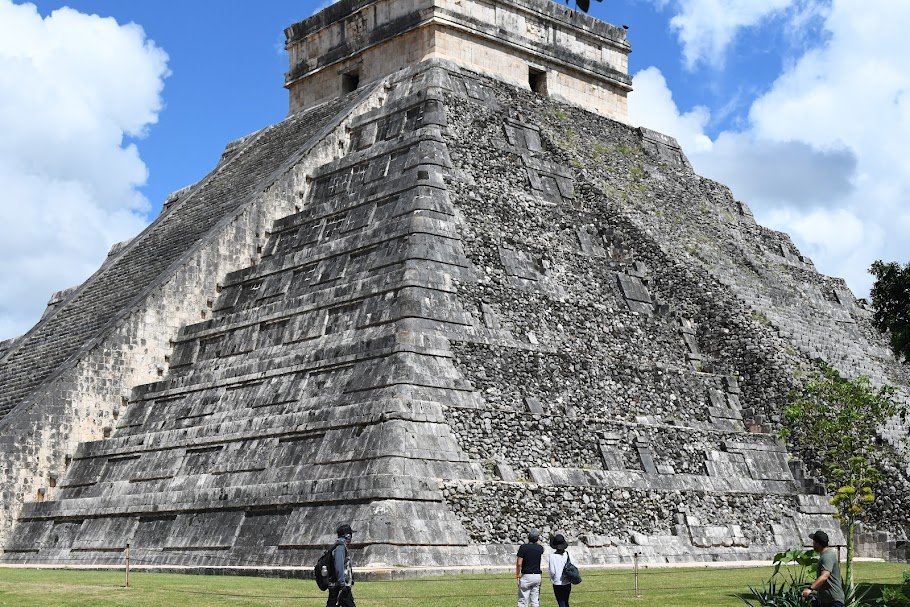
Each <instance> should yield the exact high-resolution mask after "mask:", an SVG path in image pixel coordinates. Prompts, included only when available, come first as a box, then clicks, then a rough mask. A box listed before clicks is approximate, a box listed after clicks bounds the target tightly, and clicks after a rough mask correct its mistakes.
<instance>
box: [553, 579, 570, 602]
mask: <svg viewBox="0 0 910 607" xmlns="http://www.w3.org/2000/svg"><path fill="white" fill-rule="evenodd" d="M553 594H555V595H556V607H569V595H570V594H572V584H566V585H565V586H553Z"/></svg>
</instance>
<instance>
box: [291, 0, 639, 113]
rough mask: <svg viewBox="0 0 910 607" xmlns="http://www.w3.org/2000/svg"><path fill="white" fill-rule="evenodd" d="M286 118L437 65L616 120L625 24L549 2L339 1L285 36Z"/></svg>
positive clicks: (621, 105)
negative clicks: (426, 63) (426, 64)
mask: <svg viewBox="0 0 910 607" xmlns="http://www.w3.org/2000/svg"><path fill="white" fill-rule="evenodd" d="M285 36H286V38H287V41H286V47H287V50H288V56H289V58H290V70H289V71H288V73H287V77H286V81H285V86H286V87H287V89H288V91H289V93H290V109H291V112H295V111H298V110H301V109H306V108H310V107H313V106H315V105H318V104H320V103H324V102H326V101H330V100H332V99H336V98H338V97H341V96H342V95H344V94H345V93H349V92H351V91H353V90H355V89H356V88H358V87H359V86H361V85H363V84H366V83H368V82H372V81H374V80H377V79H379V78H382V77H385V76H388V75H389V74H392V73H394V72H396V71H398V70H400V69H402V68H404V67H408V66H410V65H414V64H417V63H419V62H421V61H423V60H426V59H443V60H448V61H451V62H453V63H456V64H458V65H460V66H463V67H467V68H469V69H471V70H473V71H476V72H480V73H483V74H485V75H488V76H491V77H493V78H496V79H497V80H501V81H505V82H508V83H509V84H513V85H516V86H520V87H523V88H529V89H531V90H533V91H535V92H537V93H539V94H541V95H545V96H548V97H552V98H554V99H556V100H559V101H564V102H568V103H572V104H574V105H578V106H581V107H583V108H585V109H588V110H591V111H594V112H597V113H599V114H602V115H604V116H607V117H610V118H613V119H615V120H620V121H623V122H625V121H626V120H627V118H628V111H627V95H628V93H629V91H631V90H632V86H631V84H632V79H631V78H630V77H629V74H628V56H629V53H630V52H631V46H630V45H629V42H628V40H627V39H626V31H625V29H624V28H621V27H616V26H613V25H610V24H608V23H604V22H603V21H599V20H597V19H594V18H593V17H590V16H588V15H585V14H582V13H579V12H577V11H575V10H572V9H571V8H569V7H567V6H563V5H560V4H557V3H555V2H552V1H551V0H342V1H341V2H337V3H335V4H333V5H331V6H329V7H328V8H326V9H325V10H323V11H321V12H319V13H317V14H315V15H313V16H312V17H310V18H309V19H306V20H304V21H301V22H299V23H296V24H294V25H292V26H291V27H289V28H287V29H286V30H285Z"/></svg>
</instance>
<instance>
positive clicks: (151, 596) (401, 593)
mask: <svg viewBox="0 0 910 607" xmlns="http://www.w3.org/2000/svg"><path fill="white" fill-rule="evenodd" d="M905 570H910V565H899V564H890V563H889V564H884V563H859V564H857V579H858V580H859V581H861V582H867V583H872V584H876V585H879V586H880V585H883V584H894V585H897V584H899V583H900V581H901V576H902V573H903V571H905ZM770 572H771V570H770V568H769V567H762V568H751V569H705V568H701V569H643V570H642V574H641V590H642V598H640V599H636V598H634V596H633V578H632V574H631V572H629V571H625V570H622V571H618V570H612V571H610V570H608V571H603V570H599V571H594V570H588V571H584V570H583V571H582V573H583V575H584V577H585V580H584V583H583V584H582V585H581V586H578V587H576V588H575V590H574V591H573V593H572V598H573V600H572V604H573V606H574V607H594V606H595V605H597V606H600V605H616V606H632V605H634V606H636V607H658V606H661V607H664V606H666V605H670V606H673V607H687V606H692V607H696V606H697V607H733V606H736V605H740V606H742V605H743V603H742V602H741V601H740V599H739V598H738V596H739V595H740V594H742V593H745V592H748V587H749V586H750V585H757V584H759V583H760V582H761V580H762V579H764V578H766V577H768V576H769V575H770ZM130 584H131V587H130V588H124V587H123V574H122V573H114V572H98V571H53V570H33V569H0V606H2V607H7V606H9V607H50V606H62V607H115V606H116V607H121V606H123V607H127V606H128V607H202V606H209V605H218V606H225V607H260V606H261V607H280V606H291V605H293V606H295V607H316V606H320V607H321V606H322V605H325V594H323V593H321V592H319V591H318V589H317V588H316V585H315V583H314V582H312V581H306V580H277V579H263V578H250V577H229V576H226V577H218V576H199V575H171V574H157V573H141V572H133V573H132V574H131V575H130ZM514 585H515V583H514V580H511V579H509V578H508V577H507V576H474V577H443V578H428V579H415V580H407V581H391V582H363V583H360V584H357V585H356V586H355V596H356V597H357V604H358V605H364V606H365V607H372V606H376V607H378V606H389V607H417V606H420V607H425V606H432V607H473V606H476V607H488V606H490V605H507V606H511V605H514V604H515V599H514V595H513V588H514ZM542 596H543V601H542V605H544V606H552V605H555V601H554V600H553V596H552V593H551V590H550V588H549V585H548V584H546V583H545V584H544V588H543V592H542Z"/></svg>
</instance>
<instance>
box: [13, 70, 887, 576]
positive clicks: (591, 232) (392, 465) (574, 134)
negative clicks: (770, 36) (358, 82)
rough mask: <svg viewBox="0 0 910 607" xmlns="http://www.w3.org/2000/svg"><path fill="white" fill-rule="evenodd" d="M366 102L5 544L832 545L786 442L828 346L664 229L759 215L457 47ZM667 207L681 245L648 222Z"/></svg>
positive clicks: (198, 548)
mask: <svg viewBox="0 0 910 607" xmlns="http://www.w3.org/2000/svg"><path fill="white" fill-rule="evenodd" d="M373 101H374V102H375V103H373V102H370V103H373V105H375V106H376V107H375V109H373V110H371V111H367V112H366V113H363V114H362V115H360V116H358V117H356V118H353V119H350V120H349V119H348V118H338V120H339V121H340V126H339V128H338V129H337V130H336V132H337V133H338V136H337V138H332V137H329V138H328V139H326V140H325V147H324V148H317V150H318V149H325V150H326V151H325V153H320V152H318V151H316V152H314V153H313V154H312V155H311V156H307V157H306V158H303V159H300V160H295V161H294V166H295V167H298V168H297V169H295V170H292V171H291V172H290V173H288V175H289V176H288V179H290V180H291V181H289V182H284V181H282V180H279V181H278V182H277V183H276V186H275V187H276V188H278V190H276V191H275V192H274V195H275V197H276V199H275V200H271V198H270V197H269V195H267V196H266V197H265V198H263V199H262V200H261V203H262V204H266V203H269V204H271V205H272V206H274V207H276V208H278V209H279V211H280V210H282V209H284V210H288V209H289V207H290V205H293V206H294V209H295V211H298V209H297V207H298V206H299V207H300V208H299V212H293V214H290V215H289V216H288V217H285V218H282V219H279V220H278V221H276V222H275V223H274V225H273V226H272V227H271V228H270V229H268V230H267V231H268V232H269V237H268V240H267V242H266V243H265V244H264V247H263V249H262V251H261V252H259V251H258V249H257V254H256V255H255V256H253V257H254V259H250V260H249V262H247V265H248V266H249V267H245V268H244V269H241V270H238V271H233V272H230V273H228V274H226V275H223V276H222V277H221V278H220V279H219V281H218V284H220V286H221V287H222V288H221V292H220V294H218V295H217V297H215V296H214V295H213V294H210V295H209V297H210V298H211V299H212V304H211V308H210V309H211V312H210V314H211V318H209V317H207V318H205V319H201V318H200V319H198V322H195V323H193V324H190V325H188V326H186V327H185V328H183V329H181V331H180V332H179V334H178V335H177V336H176V337H174V338H173V339H174V341H175V343H176V347H175V349H174V351H173V353H172V354H170V359H169V361H168V363H169V371H168V374H167V376H166V377H164V378H162V380H161V381H158V382H156V383H154V384H151V385H148V386H143V387H140V388H139V389H137V390H136V392H135V393H134V394H133V397H132V400H131V402H130V404H129V405H128V406H127V408H126V411H125V414H124V412H123V411H119V412H118V419H117V421H116V429H114V431H113V432H112V434H111V436H110V437H109V438H106V439H101V440H92V441H89V442H84V443H82V444H81V445H80V446H79V447H78V449H77V450H76V451H75V453H74V454H73V458H74V463H73V465H72V466H71V467H70V468H69V470H67V471H66V474H65V475H64V476H63V478H62V479H61V480H60V481H59V490H58V491H57V492H56V493H54V494H53V495H49V494H48V493H45V494H44V498H45V501H44V502H41V503H32V504H29V505H28V506H27V507H26V508H25V509H24V510H23V513H22V515H21V517H20V523H19V525H18V526H17V527H16V532H15V534H14V536H13V537H12V539H10V540H9V541H8V542H7V544H6V548H7V551H8V552H7V553H6V554H5V555H4V559H5V560H7V561H17V562H64V561H65V560H66V559H67V558H71V556H72V555H73V554H78V555H79V556H80V558H84V559H88V560H91V561H92V562H97V563H111V562H118V561H119V559H120V558H122V554H121V552H120V550H122V547H123V546H124V545H125V544H126V543H127V542H130V541H133V542H134V543H133V545H134V546H135V545H140V546H142V547H143V549H144V550H145V551H146V552H147V553H148V554H154V555H157V556H156V557H155V558H157V559H159V561H158V562H162V563H181V564H185V565H217V564H222V565H224V564H257V563H260V562H264V563H270V564H275V565H294V564H300V563H305V562H309V561H310V560H312V558H313V557H314V555H315V554H316V553H317V552H318V550H319V547H320V545H321V544H322V543H323V542H326V541H328V540H329V539H331V525H327V524H326V521H328V520H332V521H334V520H336V519H339V520H340V519H347V520H351V521H354V522H355V524H356V525H360V526H361V527H362V529H363V531H362V533H361V534H360V536H359V538H360V541H361V542H362V544H361V545H358V546H357V547H356V559H357V562H358V563H361V564H370V563H378V562H384V563H402V564H412V565H427V564H448V565H453V564H490V563H493V562H501V560H502V559H504V558H507V557H508V556H509V555H510V554H511V553H512V551H513V549H514V542H516V541H517V540H518V539H519V538H520V536H521V535H522V533H523V531H524V530H525V529H526V528H527V527H528V526H530V525H535V526H538V527H540V528H541V529H542V530H544V532H545V533H549V532H556V531H560V532H563V533H565V534H566V535H567V536H568V537H569V538H570V540H571V542H572V543H573V545H574V546H575V547H576V553H577V554H578V555H579V558H583V559H584V561H586V562H592V563H594V562H597V563H608V562H621V561H628V560H629V559H631V555H632V554H633V553H635V552H638V553H641V554H642V555H643V558H645V559H646V560H651V561H655V562H667V561H675V560H719V559H742V558H761V557H764V556H767V555H770V554H772V553H774V552H776V551H778V550H780V549H781V548H784V547H788V546H792V545H796V544H800V543H802V541H803V539H804V538H803V537H802V536H803V534H804V533H805V531H806V529H810V528H817V527H821V528H825V529H827V530H829V532H830V533H831V534H832V535H833V537H835V539H841V538H840V533H839V530H838V529H837V526H836V523H835V522H834V521H833V519H832V518H831V517H830V514H831V512H832V509H831V507H830V506H829V505H828V504H827V499H826V497H825V496H823V495H820V494H819V486H818V483H817V482H816V481H815V480H813V479H812V478H807V477H806V475H805V473H804V471H803V470H802V467H801V466H802V465H801V463H800V462H798V461H793V460H792V458H791V457H790V455H791V454H788V452H787V449H786V446H785V445H782V444H781V443H780V442H779V441H778V440H777V439H776V434H775V432H776V429H777V427H778V424H779V421H780V418H779V415H780V411H781V410H782V407H783V406H784V405H785V403H786V399H787V393H788V391H789V390H790V389H792V388H793V387H794V386H796V385H798V383H799V381H800V378H801V377H804V376H805V374H806V373H807V372H808V371H811V370H812V369H813V364H814V363H813V361H812V359H811V358H810V357H809V356H808V355H807V354H806V353H804V352H802V351H801V349H800V348H798V347H796V345H795V344H793V343H792V340H791V339H790V338H789V337H788V336H787V335H785V334H783V333H782V332H781V331H780V330H778V329H777V328H776V327H775V325H774V323H773V322H772V321H770V320H769V319H768V318H767V317H765V316H763V315H762V314H761V313H759V312H758V311H756V310H755V309H754V308H752V307H750V305H749V304H750V300H748V298H746V297H744V296H743V295H742V293H740V292H739V291H738V290H737V289H735V288H731V286H730V285H731V283H733V282H735V281H734V280H733V279H730V278H725V277H724V276H723V274H722V273H721V272H719V271H718V268H719V267H720V268H725V267H729V268H731V270H730V271H734V269H735V271H737V272H743V271H745V270H744V269H743V268H744V267H748V264H747V263H744V262H741V261H737V259H738V258H739V257H740V256H742V251H743V248H742V247H739V246H738V240H737V239H738V236H733V237H731V236H730V234H725V233H723V232H719V233H718V234H715V236H716V237H717V238H718V239H723V238H731V240H732V242H731V243H726V242H725V241H724V242H719V243H718V244H717V247H718V248H717V250H718V253H717V255H718V258H719V259H720V261H718V262H717V263H716V264H715V265H710V264H706V263H704V261H703V260H702V261H694V260H693V258H692V257H691V255H692V254H691V252H690V251H689V250H688V249H687V248H685V246H684V245H683V247H682V248H681V249H680V247H679V245H678V244H677V243H676V241H675V240H674V238H675V237H677V236H680V234H679V232H678V231H675V230H677V227H676V222H683V221H685V220H686V219H687V217H686V215H685V214H686V213H689V212H691V213H693V214H695V215H698V214H699V213H706V212H709V211H711V210H713V209H714V208H715V206H712V205H717V206H716V208H719V209H720V211H719V212H720V213H728V212H729V214H730V217H729V218H726V217H725V219H724V221H727V222H729V223H730V224H732V225H739V222H740V221H742V222H744V223H746V222H747V221H748V219H742V218H743V217H745V216H744V215H742V213H743V211H742V207H740V206H739V205H736V204H735V203H733V202H732V201H731V200H728V199H727V198H726V197H725V195H724V193H723V191H722V190H721V189H720V188H718V187H717V186H716V184H713V183H711V182H708V181H706V180H702V179H700V178H698V177H696V176H694V175H693V174H692V172H691V168H690V167H689V166H688V164H687V162H686V161H685V158H684V157H683V156H682V155H681V153H680V152H679V150H678V148H677V147H674V146H675V144H674V142H673V141H672V140H670V139H668V138H665V137H663V136H660V135H659V134H656V133H651V132H647V131H637V130H633V129H631V128H629V127H627V126H625V125H622V124H620V123H618V122H615V121H610V120H606V119H604V118H602V117H599V116H596V115H595V114H592V113H587V112H583V111H580V110H578V109H575V108H571V107H570V106H566V105H561V104H556V103H554V102H552V101H550V102H544V101H542V100H541V98H540V97H538V96H535V95H532V94H531V93H530V92H528V91H524V90H522V89H519V88H517V87H512V86H508V85H506V84H504V83H502V82H498V81H496V80H492V79H488V78H484V77H482V76H480V75H478V74H476V73H471V72H467V71H465V70H462V69H460V68H458V67H457V66H455V65H454V64H451V63H435V62H434V63H429V64H425V65H422V66H420V67H418V68H415V69H409V70H405V71H404V72H402V73H400V74H397V75H395V76H393V77H391V78H389V79H388V80H387V81H385V82H383V83H382V85H381V86H379V87H377V89H376V92H375V95H374V96H373ZM346 115H347V114H346V113H345V116H346ZM343 126H347V127H350V128H349V129H343V130H342V128H341V127H343ZM336 151H337V152H338V154H337V155H338V159H337V160H333V161H331V162H329V161H330V160H331V159H332V158H334V157H335V152H336ZM231 153H233V152H232V151H230V150H229V151H228V157H230V155H231ZM581 159H592V160H594V161H596V162H595V163H592V164H591V165H587V164H583V163H582V160H581ZM317 166H318V168H315V167H317ZM301 167H308V168H306V169H304V168H301ZM304 174H307V175H309V176H310V177H311V178H312V184H311V187H307V188H306V189H305V191H304V190H302V189H301V179H302V176H303V175H304ZM282 184H284V185H283V186H282ZM301 192H303V193H305V194H306V197H305V199H301V198H300V196H298V194H299V193H301ZM257 200H259V199H257ZM645 204H650V205H651V208H650V209H648V208H647V207H646V206H645ZM662 205H665V206H666V208H663V207H662ZM676 207H679V209H688V208H691V209H692V210H691V211H689V210H685V211H682V210H676V211H673V209H674V208H676ZM174 208H175V209H179V206H178V207H174ZM734 210H736V211H737V212H739V213H740V215H739V216H737V215H734V214H733V213H732V211H734ZM671 211H672V212H677V213H681V214H682V216H681V217H676V218H675V219H673V220H668V225H667V226H666V231H667V233H668V234H669V236H665V235H664V233H663V232H661V233H657V232H656V231H655V226H654V225H652V224H650V223H649V221H650V220H647V221H646V220H645V219H644V217H647V216H649V214H651V215H654V214H656V215H660V216H663V214H669V213H671ZM691 223H697V220H696V217H692V218H691ZM247 228H248V229H253V230H256V231H259V230H262V231H261V232H260V233H262V234H265V233H266V230H265V228H262V227H261V226H260V224H258V223H251V224H250V225H248V226H247ZM683 236H685V235H683ZM759 236H760V238H759V239H758V241H759V243H760V246H766V245H765V244H763V243H766V242H767V238H772V240H773V235H772V234H769V233H766V232H761V233H760V234H759ZM702 237H703V238H704V236H702ZM682 241H683V242H688V241H686V240H685V237H683V238H682ZM696 241H698V239H697V238H696ZM773 241H774V242H778V241H777V240H773ZM245 242H248V243H249V244H248V246H253V245H254V244H255V240H254V239H250V240H249V241H245ZM698 242H700V241H698ZM260 253H261V254H260ZM793 255H796V254H795V253H793ZM726 258H730V259H733V261H730V259H726ZM793 263H796V262H793ZM799 263H800V264H802V265H803V266H806V267H802V266H801V268H802V269H801V271H803V272H809V270H808V269H807V267H808V264H807V262H806V261H805V260H800V261H799ZM725 264H726V265H725ZM241 265H242V264H241ZM741 266H742V267H741ZM206 269H208V270H211V271H213V272H214V271H218V270H219V269H223V268H219V269H215V268H211V267H207V268H206ZM187 271H190V269H188V270H187ZM207 280H209V278H207ZM823 282H824V281H822V283H823ZM216 290H217V289H216ZM792 297H798V296H797V295H793V296H792ZM149 301H150V302H153V301H156V300H155V299H154V298H153V299H151V300H149ZM205 308H209V306H208V301H206V306H205ZM860 322H861V320H856V324H857V325H859V323H860ZM872 337H874V336H872ZM870 364H872V363H870ZM60 402H62V401H60ZM103 423H106V422H99V424H98V425H99V427H101V424H103ZM102 434H103V432H102ZM95 436H97V433H96V434H95ZM48 438H49V439H50V438H52V437H50V436H48ZM54 440H56V439H54ZM60 442H62V443H64V444H65V443H66V440H62V441H60ZM60 456H61V457H65V454H63V453H61V455H60ZM891 461H892V462H894V463H895V464H897V463H899V462H900V460H891ZM895 478H897V479H899V480H901V482H903V480H902V479H905V477H903V476H900V474H897V475H896V476H895ZM896 486H900V485H899V484H898V485H896ZM889 499H892V500H893V501H891V502H888V503H889V504H890V506H889V507H891V508H893V509H892V510H887V509H884V508H883V509H880V510H879V513H878V515H879V517H880V518H879V520H881V521H883V522H886V523H888V524H891V525H894V524H899V523H897V522H896V516H897V512H898V511H899V510H898V509H899V508H900V507H902V501H901V499H902V498H900V497H899V496H896V495H893V496H892V494H889Z"/></svg>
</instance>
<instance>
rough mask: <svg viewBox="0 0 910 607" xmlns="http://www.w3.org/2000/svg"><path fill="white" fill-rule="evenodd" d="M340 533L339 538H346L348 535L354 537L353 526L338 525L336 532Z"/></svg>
mask: <svg viewBox="0 0 910 607" xmlns="http://www.w3.org/2000/svg"><path fill="white" fill-rule="evenodd" d="M335 531H336V532H337V533H338V537H344V536H346V535H354V530H353V529H351V526H350V525H348V524H347V523H345V524H344V525H338V529H336V530H335Z"/></svg>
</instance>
